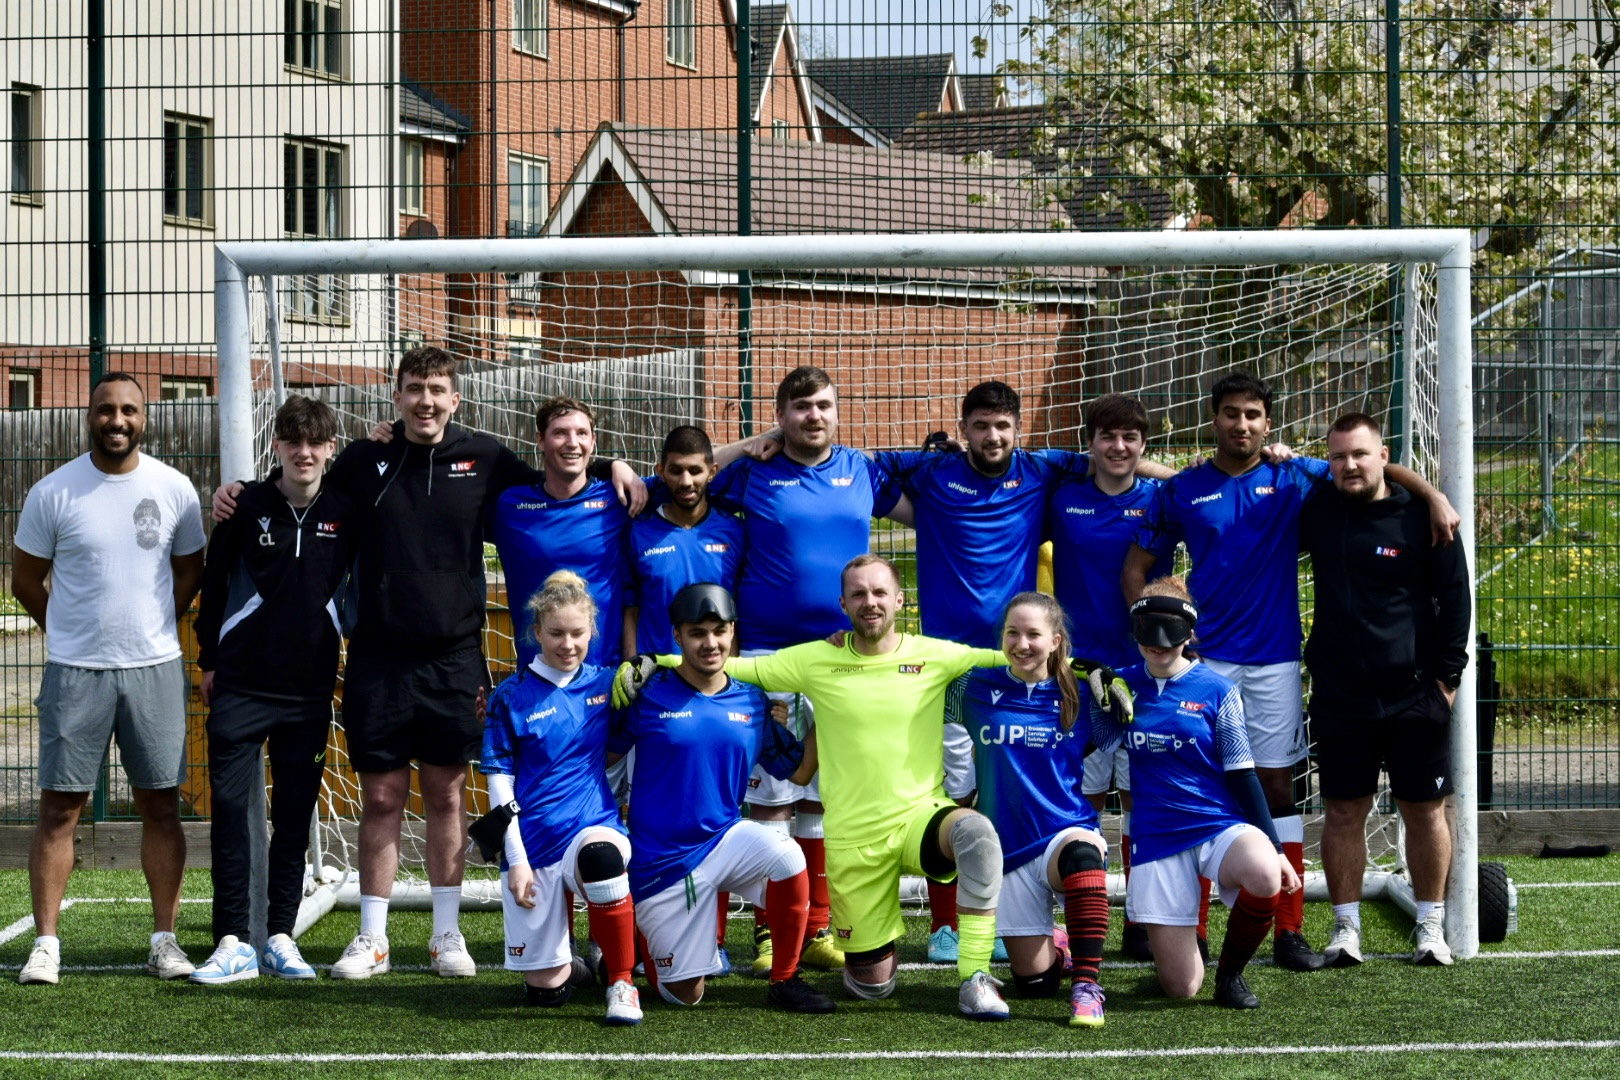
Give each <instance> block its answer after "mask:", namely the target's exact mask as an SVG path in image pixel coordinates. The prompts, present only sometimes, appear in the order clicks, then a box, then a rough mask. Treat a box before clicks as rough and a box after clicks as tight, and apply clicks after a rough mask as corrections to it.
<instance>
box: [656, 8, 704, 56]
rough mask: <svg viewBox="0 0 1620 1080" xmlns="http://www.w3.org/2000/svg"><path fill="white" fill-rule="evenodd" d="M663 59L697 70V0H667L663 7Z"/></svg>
mask: <svg viewBox="0 0 1620 1080" xmlns="http://www.w3.org/2000/svg"><path fill="white" fill-rule="evenodd" d="M665 11H666V18H667V19H668V25H667V26H665V27H664V59H665V60H668V61H669V62H670V63H671V64H674V65H675V66H676V67H683V68H690V69H692V70H693V71H696V70H697V66H698V56H697V0H668V4H667V6H666V8H665Z"/></svg>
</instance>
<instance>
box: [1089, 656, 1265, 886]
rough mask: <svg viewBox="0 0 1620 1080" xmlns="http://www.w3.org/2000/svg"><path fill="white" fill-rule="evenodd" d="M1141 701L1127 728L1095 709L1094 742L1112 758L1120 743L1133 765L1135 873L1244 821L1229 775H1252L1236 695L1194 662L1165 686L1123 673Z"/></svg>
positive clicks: (1132, 670)
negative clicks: (1239, 772) (1242, 772)
mask: <svg viewBox="0 0 1620 1080" xmlns="http://www.w3.org/2000/svg"><path fill="white" fill-rule="evenodd" d="M1120 677H1121V678H1123V679H1124V680H1125V682H1126V684H1127V685H1129V686H1130V688H1131V693H1132V694H1133V695H1135V697H1136V717H1135V719H1134V720H1132V722H1131V723H1130V724H1128V725H1125V726H1120V725H1119V724H1116V723H1114V721H1113V719H1112V718H1111V717H1110V716H1109V715H1108V713H1106V712H1102V711H1100V710H1099V709H1097V708H1096V707H1095V706H1093V707H1092V709H1091V730H1092V739H1093V740H1094V741H1095V742H1096V744H1097V746H1098V747H1099V748H1100V749H1103V750H1105V751H1108V752H1110V753H1111V752H1112V751H1113V749H1114V748H1115V747H1116V746H1118V745H1119V743H1120V741H1121V739H1123V740H1124V743H1125V751H1126V753H1127V754H1128V755H1129V756H1130V761H1131V862H1132V863H1133V864H1134V865H1136V866H1141V865H1142V864H1143V863H1149V862H1152V861H1153V860H1155V859H1163V858H1166V857H1168V856H1171V855H1176V854H1179V853H1180V852H1183V851H1186V850H1187V849H1189V848H1194V847H1197V846H1198V845H1199V844H1202V843H1204V842H1206V841H1208V840H1213V839H1214V838H1215V837H1217V836H1219V835H1220V834H1221V833H1222V832H1224V831H1225V830H1226V829H1228V828H1229V827H1231V826H1233V825H1241V824H1244V822H1245V820H1246V819H1245V818H1244V816H1243V812H1242V810H1241V809H1240V808H1239V807H1238V804H1237V800H1236V799H1235V798H1233V797H1232V793H1231V790H1230V789H1229V788H1228V787H1227V785H1226V774H1227V773H1228V772H1232V771H1234V770H1237V769H1249V768H1253V767H1254V755H1253V754H1251V753H1250V752H1249V731H1248V728H1247V727H1246V726H1245V725H1244V723H1243V699H1242V698H1241V697H1240V696H1239V695H1238V692H1237V688H1236V687H1234V686H1233V685H1232V684H1231V683H1230V682H1228V681H1227V680H1225V679H1223V678H1221V676H1219V675H1217V674H1216V673H1215V672H1214V671H1212V670H1210V668H1209V666H1208V665H1206V664H1200V663H1198V662H1197V661H1194V662H1193V664H1192V665H1191V666H1190V667H1188V668H1187V669H1185V670H1184V671H1182V673H1181V674H1179V675H1177V676H1176V677H1175V678H1174V679H1166V680H1165V681H1164V685H1163V687H1162V688H1161V687H1160V685H1159V680H1157V679H1155V678H1154V677H1153V676H1151V675H1149V674H1148V672H1147V668H1146V667H1145V666H1144V665H1142V664H1137V665H1135V666H1134V667H1128V668H1125V669H1124V670H1123V671H1121V672H1120Z"/></svg>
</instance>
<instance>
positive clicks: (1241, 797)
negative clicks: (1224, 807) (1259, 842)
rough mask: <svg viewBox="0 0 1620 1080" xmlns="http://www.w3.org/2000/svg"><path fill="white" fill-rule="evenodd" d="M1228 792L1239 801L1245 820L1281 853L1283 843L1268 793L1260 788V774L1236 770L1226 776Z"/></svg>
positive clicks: (1250, 770) (1251, 769) (1249, 770)
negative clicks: (1272, 815)
mask: <svg viewBox="0 0 1620 1080" xmlns="http://www.w3.org/2000/svg"><path fill="white" fill-rule="evenodd" d="M1226 790H1228V791H1230V792H1231V793H1232V798H1234V799H1236V800H1237V804H1238V809H1239V810H1241V811H1242V812H1243V819H1244V820H1245V821H1247V822H1248V823H1249V824H1250V825H1253V826H1254V827H1255V828H1257V829H1259V830H1260V831H1261V832H1263V833H1265V834H1266V839H1267V840H1270V841H1271V846H1272V847H1274V848H1276V849H1277V850H1278V851H1281V850H1282V841H1281V840H1280V839H1278V837H1277V826H1276V825H1275V824H1274V823H1273V822H1272V820H1271V809H1270V808H1269V807H1268V806H1267V805H1266V793H1265V789H1263V788H1262V787H1261V786H1260V774H1259V773H1257V772H1255V771H1254V769H1253V768H1252V767H1250V768H1247V769H1234V770H1232V771H1231V772H1229V773H1227V774H1226Z"/></svg>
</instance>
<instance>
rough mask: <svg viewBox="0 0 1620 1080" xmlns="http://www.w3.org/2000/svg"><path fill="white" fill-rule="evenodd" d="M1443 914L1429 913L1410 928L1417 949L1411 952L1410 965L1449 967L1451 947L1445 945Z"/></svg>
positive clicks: (1438, 912) (1437, 912)
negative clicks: (1415, 940) (1415, 939)
mask: <svg viewBox="0 0 1620 1080" xmlns="http://www.w3.org/2000/svg"><path fill="white" fill-rule="evenodd" d="M1445 918H1446V917H1445V913H1444V912H1440V911H1431V912H1429V917H1428V918H1427V919H1424V920H1423V921H1422V922H1420V923H1418V924H1417V926H1415V927H1413V928H1412V936H1413V937H1415V938H1417V948H1415V949H1413V950H1412V963H1414V964H1439V965H1444V966H1446V967H1449V966H1451V946H1450V945H1447V944H1446V928H1445Z"/></svg>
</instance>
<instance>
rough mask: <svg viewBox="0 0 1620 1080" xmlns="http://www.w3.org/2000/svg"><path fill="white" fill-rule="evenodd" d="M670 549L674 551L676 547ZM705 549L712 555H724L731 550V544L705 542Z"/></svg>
mask: <svg viewBox="0 0 1620 1080" xmlns="http://www.w3.org/2000/svg"><path fill="white" fill-rule="evenodd" d="M670 550H671V551H674V550H675V549H674V548H670ZM703 550H704V551H706V552H708V553H709V554H710V555H724V554H725V553H726V552H728V551H730V550H731V545H730V544H704V545H703Z"/></svg>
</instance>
